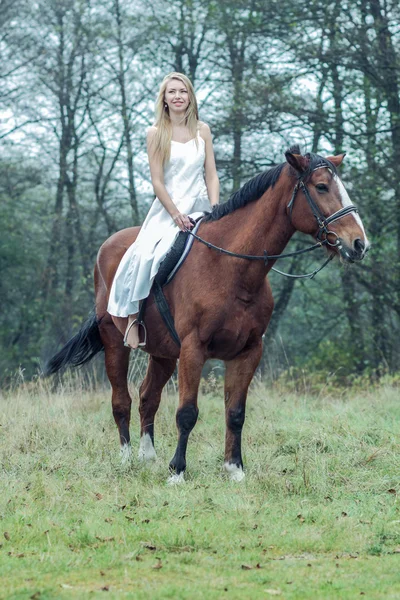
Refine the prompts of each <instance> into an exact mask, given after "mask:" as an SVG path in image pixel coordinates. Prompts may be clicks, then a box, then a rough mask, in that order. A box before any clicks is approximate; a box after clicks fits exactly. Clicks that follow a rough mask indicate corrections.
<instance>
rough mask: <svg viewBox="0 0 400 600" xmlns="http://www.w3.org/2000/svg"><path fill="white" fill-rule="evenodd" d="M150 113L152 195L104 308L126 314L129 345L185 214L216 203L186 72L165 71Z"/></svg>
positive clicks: (206, 135) (204, 129)
mask: <svg viewBox="0 0 400 600" xmlns="http://www.w3.org/2000/svg"><path fill="white" fill-rule="evenodd" d="M155 112H156V122H155V125H154V126H153V127H150V128H149V130H148V133H147V153H148V157H149V163H150V173H151V181H152V184H153V189H154V193H155V195H156V199H155V200H154V202H153V204H152V206H151V208H150V210H149V212H148V214H147V217H146V219H145V221H144V223H143V226H142V228H141V230H140V233H139V235H138V237H137V239H136V241H135V243H134V244H132V246H131V247H130V248H128V250H127V252H126V253H125V255H124V256H123V258H122V260H121V263H120V265H119V267H118V270H117V272H116V275H115V278H114V281H113V284H112V288H111V292H110V298H109V303H108V308H107V310H108V312H109V313H110V314H111V315H113V316H116V317H129V319H128V326H127V329H126V332H125V336H124V343H125V345H127V346H129V347H130V348H133V349H135V348H137V347H138V346H139V345H140V342H139V339H140V331H139V324H138V322H137V321H136V314H137V312H138V310H139V301H140V300H142V299H144V298H147V296H148V295H149V292H150V289H151V286H152V283H153V280H154V277H155V276H156V274H157V271H158V268H159V266H160V263H161V262H162V260H163V259H164V257H165V255H166V254H167V252H168V251H169V250H170V248H171V246H172V244H173V243H174V241H175V238H176V236H177V234H178V233H179V230H184V229H185V228H188V229H190V228H191V223H190V220H189V216H190V217H192V218H196V217H198V216H200V215H201V214H202V213H203V212H204V211H208V210H210V206H213V205H215V204H218V201H219V180H218V175H217V170H216V167H215V159H214V150H213V144H212V138H211V131H210V128H209V127H208V125H206V124H205V123H203V122H202V121H199V116H198V108H197V101H196V96H195V93H194V89H193V86H192V84H191V82H190V80H189V79H188V78H187V77H186V76H185V75H183V74H182V73H170V74H169V75H167V76H166V77H165V78H164V80H163V81H162V83H161V86H160V91H159V94H158V98H157V101H156V110H155Z"/></svg>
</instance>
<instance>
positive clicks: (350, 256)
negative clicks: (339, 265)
mask: <svg viewBox="0 0 400 600" xmlns="http://www.w3.org/2000/svg"><path fill="white" fill-rule="evenodd" d="M338 242H339V243H338V251H339V254H340V257H341V258H342V259H343V260H344V261H345V262H349V263H354V262H359V261H360V260H362V259H363V258H364V257H365V255H366V253H367V252H368V250H369V248H370V244H369V242H368V241H367V242H365V241H364V240H362V239H361V238H357V239H355V240H354V242H353V245H352V247H350V246H348V245H347V244H345V243H344V241H343V240H342V239H340V238H339V240H338Z"/></svg>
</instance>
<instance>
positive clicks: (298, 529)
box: [0, 383, 400, 600]
mask: <svg viewBox="0 0 400 600" xmlns="http://www.w3.org/2000/svg"><path fill="white" fill-rule="evenodd" d="M215 387H216V388H217V389H215V391H209V392H208V393H207V394H204V393H203V395H201V397H200V402H199V405H200V419H199V422H198V424H197V426H196V428H195V430H194V432H193V434H192V437H191V439H190V441H189V449H188V473H187V481H186V483H185V484H184V485H182V486H177V487H169V486H167V485H166V480H167V475H168V471H167V466H168V462H169V460H170V458H171V457H172V455H173V452H174V449H175V442H176V432H175V406H176V396H175V394H174V393H173V391H170V392H167V393H166V394H165V397H164V400H163V402H162V405H161V408H160V411H159V414H158V416H157V422H156V449H157V453H158V460H157V461H156V462H155V463H154V464H151V465H147V466H146V465H141V464H138V462H137V460H136V459H134V460H133V462H132V464H131V465H129V466H126V467H122V466H121V465H120V463H119V455H118V447H117V432H116V429H115V425H114V422H113V419H112V415H111V408H110V399H109V397H110V394H109V392H108V391H104V390H103V391H95V390H92V391H83V390H82V389H80V388H79V386H75V389H74V386H73V385H72V384H71V385H69V384H68V385H66V386H65V387H64V388H61V389H59V390H58V391H57V392H52V391H51V390H49V389H47V388H46V387H43V385H40V384H36V386H29V385H23V386H21V387H20V388H19V389H17V390H15V391H14V392H13V393H10V394H6V395H3V396H2V397H0V425H1V427H0V452H1V454H0V457H1V472H0V487H1V494H0V536H1V539H0V576H1V586H0V597H1V598H32V599H39V598H40V599H41V600H42V599H49V598H82V599H84V598H97V597H99V598H103V597H106V598H135V599H136V598H138V599H141V598H149V597H152V598H179V599H181V598H182V599H197V598H207V599H214V598H230V599H232V598H252V599H253V598H269V597H273V596H277V597H281V598H287V599H294V598H332V599H333V598H335V599H336V598H356V597H359V596H365V597H366V598H385V599H387V598H400V569H399V565H400V510H399V501H398V498H399V495H398V493H399V492H400V470H399V454H400V402H399V390H398V389H397V390H396V389H394V388H390V387H387V388H385V387H382V388H380V389H373V390H371V391H369V392H364V393H362V394H360V395H355V394H354V393H350V392H349V393H347V394H343V393H341V394H339V393H337V394H335V393H332V392H331V393H330V394H329V395H328V396H327V395H324V394H323V393H321V394H320V395H319V396H318V397H310V396H306V395H302V394H295V395H294V394H292V395H286V394H283V393H282V392H278V391H275V392H269V391H268V390H266V389H265V388H264V387H263V386H262V385H261V384H260V383H257V384H255V385H254V386H253V388H252V391H251V393H250V395H249V401H248V411H247V419H246V424H245V428H244V436H243V438H244V439H243V442H244V459H245V467H246V474H247V478H246V480H245V481H244V482H243V483H240V484H237V483H236V484H235V483H232V482H230V481H228V480H227V479H226V478H224V476H223V474H222V471H221V466H222V462H223V439H224V415H223V401H222V396H221V393H220V390H218V387H219V386H218V384H217V385H216V386H215ZM133 395H134V406H133V420H132V433H133V445H134V447H135V454H134V456H136V450H137V446H138V420H137V393H136V391H135V390H133Z"/></svg>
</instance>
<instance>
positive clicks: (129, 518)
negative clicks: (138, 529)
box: [125, 515, 135, 521]
mask: <svg viewBox="0 0 400 600" xmlns="http://www.w3.org/2000/svg"><path fill="white" fill-rule="evenodd" d="M125 519H127V520H128V521H134V520H135V517H130V516H129V515H125Z"/></svg>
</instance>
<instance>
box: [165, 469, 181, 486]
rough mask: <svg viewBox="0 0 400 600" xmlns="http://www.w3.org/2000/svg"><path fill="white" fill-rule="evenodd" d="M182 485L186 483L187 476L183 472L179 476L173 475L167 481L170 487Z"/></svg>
mask: <svg viewBox="0 0 400 600" xmlns="http://www.w3.org/2000/svg"><path fill="white" fill-rule="evenodd" d="M182 483H185V475H184V472H183V471H181V472H180V473H179V474H178V473H173V474H172V475H170V476H169V477H168V479H167V484H168V485H180V484H182Z"/></svg>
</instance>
